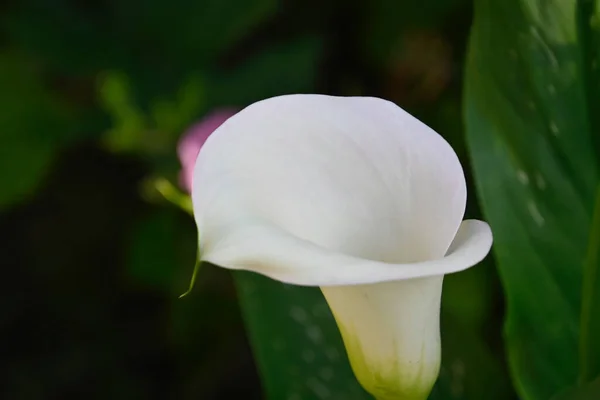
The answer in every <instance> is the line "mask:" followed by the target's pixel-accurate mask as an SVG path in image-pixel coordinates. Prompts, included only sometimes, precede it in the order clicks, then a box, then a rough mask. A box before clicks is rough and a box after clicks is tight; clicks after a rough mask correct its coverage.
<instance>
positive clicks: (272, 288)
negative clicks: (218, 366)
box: [233, 271, 372, 400]
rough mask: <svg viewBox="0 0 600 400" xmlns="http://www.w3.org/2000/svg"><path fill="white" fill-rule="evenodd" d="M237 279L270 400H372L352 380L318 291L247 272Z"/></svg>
mask: <svg viewBox="0 0 600 400" xmlns="http://www.w3.org/2000/svg"><path fill="white" fill-rule="evenodd" d="M233 275H234V279H235V282H236V286H237V288H238V296H239V299H240V305H241V307H242V313H243V315H244V319H245V321H246V326H247V329H248V333H249V336H250V341H251V343H252V347H253V349H254V354H255V358H256V360H257V363H258V367H259V371H260V373H261V375H262V378H263V383H264V389H265V392H266V398H267V399H271V400H280V399H289V400H293V399H304V400H312V399H314V400H317V399H331V400H360V399H371V398H372V397H371V396H369V395H368V394H367V393H366V392H365V391H364V390H363V389H362V388H361V386H360V385H359V384H358V382H357V381H356V378H354V375H353V373H352V370H351V369H350V364H349V362H348V358H347V356H346V351H345V349H344V345H343V344H342V339H341V336H340V334H339V331H338V328H337V325H336V324H335V321H334V319H333V316H332V315H331V312H330V310H329V307H328V306H327V303H326V302H325V299H324V298H323V295H322V294H321V291H320V290H319V289H318V288H309V287H300V286H293V285H287V284H283V283H280V282H276V281H273V280H271V279H269V278H266V277H264V276H261V275H258V274H254V273H252V272H246V271H235V272H234V273H233Z"/></svg>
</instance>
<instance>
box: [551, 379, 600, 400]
mask: <svg viewBox="0 0 600 400" xmlns="http://www.w3.org/2000/svg"><path fill="white" fill-rule="evenodd" d="M599 398H600V376H599V377H597V378H596V379H595V380H593V381H592V382H591V383H589V384H587V385H584V386H582V387H578V388H573V389H569V390H567V391H565V392H564V393H561V394H560V395H558V396H555V397H553V398H552V400H597V399H599Z"/></svg>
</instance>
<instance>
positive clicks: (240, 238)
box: [203, 219, 492, 286]
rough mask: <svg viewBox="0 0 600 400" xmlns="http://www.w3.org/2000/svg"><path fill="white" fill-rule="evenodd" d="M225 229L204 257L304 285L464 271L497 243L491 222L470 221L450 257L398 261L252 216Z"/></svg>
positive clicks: (453, 244) (333, 284) (400, 278)
mask: <svg viewBox="0 0 600 400" xmlns="http://www.w3.org/2000/svg"><path fill="white" fill-rule="evenodd" d="M220 230H222V231H223V232H224V233H223V234H218V235H217V236H218V237H219V238H220V239H219V240H218V241H217V242H214V243H213V242H211V241H210V240H209V239H205V240H204V242H203V243H204V244H205V246H206V247H207V248H208V249H209V250H208V251H207V252H206V254H204V255H203V259H204V260H206V261H208V262H211V263H213V264H216V265H220V266H222V267H225V268H231V269H247V270H251V271H256V272H259V273H261V274H263V275H266V276H269V277H271V278H273V279H276V280H279V281H282V282H288V283H293V284H296V285H304V286H337V285H354V284H366V283H377V282H385V281H394V280H402V279H412V278H419V277H427V276H435V275H443V274H448V273H452V272H457V271H462V270H464V269H467V268H469V267H471V266H473V265H475V264H477V263H478V262H479V261H481V260H482V259H483V258H484V257H485V256H486V255H487V253H488V252H489V250H490V247H491V245H492V232H491V230H490V228H489V226H488V224H486V223H485V222H482V221H477V220H465V221H463V223H462V224H461V225H460V229H459V231H458V233H457V234H456V237H455V239H454V242H452V245H451V246H450V249H449V250H448V254H447V255H446V256H445V257H443V258H440V259H437V260H430V261H422V262H416V263H407V264H395V263H386V262H381V261H373V260H367V259H362V258H358V257H354V256H349V255H346V254H342V253H338V252H335V251H330V250H327V249H324V248H322V247H320V246H317V245H315V244H313V243H311V242H309V241H306V240H303V239H299V238H297V237H295V236H293V235H291V234H289V233H287V232H286V231H283V230H281V229H280V228H278V227H274V226H272V225H266V224H264V223H259V222H256V221H252V220H249V219H248V220H240V225H239V226H237V227H234V228H231V229H229V228H228V227H227V226H222V227H211V228H210V229H209V231H210V232H217V231H220ZM225 232H227V233H225Z"/></svg>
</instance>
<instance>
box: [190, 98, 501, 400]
mask: <svg viewBox="0 0 600 400" xmlns="http://www.w3.org/2000/svg"><path fill="white" fill-rule="evenodd" d="M192 200H193V204H194V214H195V218H196V223H197V226H198V230H199V232H200V247H201V254H202V259H203V260H205V261H208V262H211V263H213V264H216V265H220V266H222V267H225V268H231V269H246V270H252V271H255V272H258V273H260V274H263V275H266V276H269V277H271V278H273V279H277V280H280V281H283V282H287V283H292V284H297V285H307V286H319V287H321V290H322V291H323V294H324V296H325V298H326V300H327V302H328V304H329V306H330V308H331V310H332V312H333V314H334V316H335V318H336V321H337V323H338V326H339V328H340V331H341V333H342V338H343V340H344V344H345V346H346V349H347V352H348V355H349V358H350V362H351V365H352V368H353V370H354V372H355V375H356V376H357V378H358V380H359V381H360V382H361V384H362V385H363V386H364V387H365V389H367V390H368V391H369V392H370V393H371V394H373V395H374V396H375V398H377V399H379V400H392V399H401V400H423V399H426V398H427V396H428V394H429V392H430V390H431V388H432V386H433V384H434V382H435V380H436V378H437V375H438V372H439V365H440V338H439V311H440V297H441V291H442V280H443V276H444V274H447V273H451V272H456V271H461V270H464V269H466V268H468V267H470V266H472V265H474V264H476V263H478V262H479V261H481V260H482V259H483V258H484V257H485V256H486V255H487V253H488V252H489V249H490V246H491V243H492V234H491V231H490V229H489V227H488V225H487V224H486V223H484V222H481V221H475V220H465V221H463V220H462V219H463V215H464V211H465V204H466V185H465V178H464V174H463V170H462V167H461V165H460V163H459V160H458V158H457V156H456V154H455V153H454V151H453V150H452V148H451V147H450V146H449V145H448V143H447V142H446V141H445V140H444V139H443V138H442V137H441V136H439V135H438V134H437V133H436V132H434V131H433V130H431V129H430V128H429V127H427V126H426V125H424V124H423V123H421V122H420V121H418V120H417V119H415V118H414V117H412V116H411V115H409V114H408V113H406V112H405V111H404V110H402V109H401V108H399V107H397V106H396V105H394V104H393V103H390V102H388V101H385V100H381V99H377V98H368V97H331V96H322V95H288V96H281V97H275V98H271V99H267V100H264V101H260V102H258V103H255V104H253V105H251V106H249V107H247V108H246V109H244V110H242V111H241V112H239V113H238V114H236V115H234V116H233V117H231V118H229V119H228V120H227V121H226V122H225V123H224V124H223V125H221V126H220V127H219V128H218V129H217V130H216V131H215V132H214V133H213V134H212V135H211V136H210V137H209V138H208V140H207V141H206V143H205V144H204V147H203V148H202V149H201V151H200V154H199V156H198V159H197V161H196V164H195V169H194V185H193V192H192Z"/></svg>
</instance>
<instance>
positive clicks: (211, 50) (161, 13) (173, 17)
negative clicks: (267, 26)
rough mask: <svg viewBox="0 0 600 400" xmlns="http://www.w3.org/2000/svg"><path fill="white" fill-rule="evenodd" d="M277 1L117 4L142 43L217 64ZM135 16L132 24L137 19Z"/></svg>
mask: <svg viewBox="0 0 600 400" xmlns="http://www.w3.org/2000/svg"><path fill="white" fill-rule="evenodd" d="M278 4H279V2H278V1H277V0H202V1H198V0H171V1H168V2H167V1H163V0H150V1H147V0H145V1H142V0H134V1H126V2H125V1H120V0H113V1H112V2H111V5H112V7H114V10H115V14H116V16H117V17H116V18H117V21H118V25H120V26H121V27H123V28H124V29H125V30H127V31H129V32H130V34H131V36H132V37H133V39H134V40H135V41H136V42H138V43H144V42H146V43H148V42H150V43H153V47H154V51H155V52H156V53H158V54H161V55H162V56H164V57H169V58H172V59H173V58H174V59H175V60H176V61H178V62H179V63H181V62H184V61H185V62H193V63H194V65H200V64H202V63H207V62H212V61H214V60H215V58H216V57H217V56H219V55H220V54H221V53H222V52H223V51H224V50H227V49H228V48H229V47H230V46H232V45H233V44H235V43H236V42H237V41H239V40H240V39H242V38H243V37H245V36H247V35H248V33H249V31H250V30H251V29H252V28H254V27H256V26H258V25H259V23H261V22H263V21H264V20H265V19H266V18H268V17H270V16H271V15H273V14H274V13H275V11H276V10H277V6H278ZM132 16H135V24H134V26H132V21H131V18H132Z"/></svg>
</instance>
